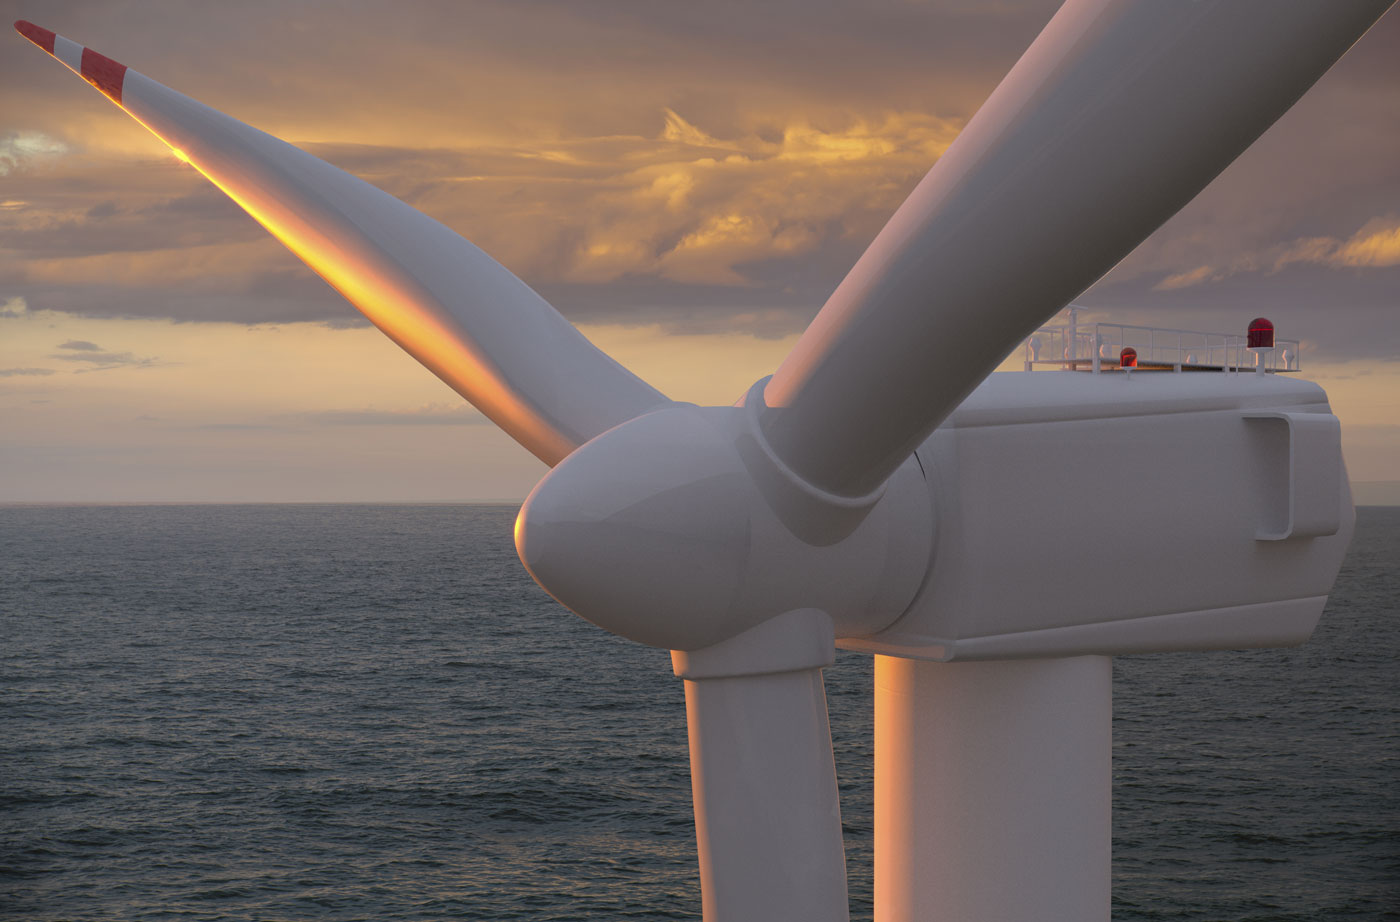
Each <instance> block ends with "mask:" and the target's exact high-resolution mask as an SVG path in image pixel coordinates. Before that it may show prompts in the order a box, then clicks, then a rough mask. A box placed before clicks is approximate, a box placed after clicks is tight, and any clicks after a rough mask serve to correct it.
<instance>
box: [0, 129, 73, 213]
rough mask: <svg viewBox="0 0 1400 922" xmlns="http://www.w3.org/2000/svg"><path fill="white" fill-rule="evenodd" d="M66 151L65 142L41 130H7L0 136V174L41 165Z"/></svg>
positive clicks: (6, 174) (7, 203) (3, 174)
mask: <svg viewBox="0 0 1400 922" xmlns="http://www.w3.org/2000/svg"><path fill="white" fill-rule="evenodd" d="M67 152H68V145H67V144H65V143H63V142H62V141H60V140H58V139H57V138H52V137H49V136H48V135H46V134H44V133H43V132H42V131H10V132H7V133H6V134H5V135H4V136H3V137H0V176H8V175H10V174H11V173H13V172H15V171H17V170H25V169H28V168H30V167H33V166H36V165H41V164H43V163H45V162H46V161H49V160H52V159H53V158H55V157H60V156H62V155H63V154H66V153H67ZM6 205H7V206H8V205H9V201H7V202H6Z"/></svg>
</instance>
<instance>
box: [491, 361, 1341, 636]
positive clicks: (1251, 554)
mask: <svg viewBox="0 0 1400 922" xmlns="http://www.w3.org/2000/svg"><path fill="white" fill-rule="evenodd" d="M762 384H763V382H760V383H759V385H756V386H755V388H754V389H753V390H751V391H750V393H749V396H748V398H746V401H745V405H744V406H742V407H707V408H701V407H695V406H690V405H675V406H673V407H671V408H668V409H664V410H659V411H656V412H653V413H650V414H647V415H645V416H642V417H638V418H636V419H634V420H632V421H630V422H627V423H624V424H623V425H621V426H618V427H616V428H615V429H612V430H610V431H608V432H606V433H604V434H603V435H601V436H598V437H597V438H595V439H593V440H592V441H591V442H589V443H588V444H586V445H585V446H584V447H583V448H581V449H579V450H578V451H577V452H575V453H574V454H572V455H570V456H569V458H568V459H566V460H565V461H564V462H563V463H562V464H560V465H559V466H558V467H557V468H555V470H554V471H553V472H552V473H551V474H550V475H549V476H547V477H546V478H545V479H544V480H543V481H541V483H540V484H539V485H538V486H537V487H536V489H535V491H534V493H532V494H531V496H530V498H529V500H527V502H526V503H525V506H524V507H523V508H522V510H521V513H520V517H519V519H518V521H517V526H516V542H517V547H518V549H519V551H520V556H521V559H522V560H523V561H524V563H525V566H526V567H527V568H528V569H529V571H530V573H531V574H532V575H533V576H534V577H535V579H536V580H537V581H538V582H539V583H540V585H541V586H543V587H544V588H545V589H546V590H547V591H548V592H549V593H550V594H551V595H553V596H554V597H555V598H556V599H558V600H559V601H560V602H562V603H563V604H564V605H566V606H567V607H569V608H570V609H572V610H573V611H575V612H576V613H578V614H580V615H582V616H583V617H584V618H586V619H588V620H589V621H591V622H593V623H594V624H597V625H599V626H600V627H603V628H605V629H607V630H610V631H612V632H614V633H617V634H620V635H622V636H624V637H627V638H629V639H632V640H636V641H639V642H642V643H648V644H652V645H654V646H659V647H666V648H669V649H672V650H685V651H696V650H701V649H704V648H707V647H712V646H714V645H715V644H719V643H721V642H722V641H726V640H728V639H730V638H733V637H736V636H737V635H740V634H744V633H745V632H749V631H753V630H755V629H757V627H758V626H759V625H761V624H763V623H765V622H767V621H768V620H769V619H772V618H774V617H776V616H778V615H781V614H783V613H786V612H793V611H797V610H813V609H814V610H818V611H820V612H825V613H826V614H827V615H828V616H829V617H830V621H831V624H830V628H829V630H830V631H831V632H834V635H835V637H837V638H840V640H841V643H842V645H843V646H846V647H849V648H852V649H860V650H866V651H869V652H875V653H885V654H889V655H896V656H909V657H914V658H922V659H935V660H969V659H987V658H1008V657H1013V658H1019V657H1032V656H1076V655H1084V654H1110V653H1126V652H1145V651H1148V650H1158V651H1165V650H1205V649H1223V648H1240V647H1257V646H1276V645H1287V644H1294V643H1300V642H1302V641H1303V640H1305V639H1306V638H1307V637H1308V635H1309V634H1310V633H1311V632H1312V629H1313V627H1314V625H1315V624H1316V622H1317V618H1318V616H1319V615H1320V614H1321V612H1322V607H1323V604H1324V603H1325V601H1326V594H1327V590H1328V588H1329V587H1330V586H1331V583H1332V580H1333V579H1334V578H1335V576H1336V572H1337V569H1338V568H1339V567H1340V565H1341V560H1342V556H1343V555H1344V553H1345V550H1346V546H1347V542H1348V540H1349V538H1350V531H1351V523H1352V514H1351V504H1350V496H1349V494H1348V490H1347V485H1346V475H1345V470H1344V468H1343V465H1342V460H1341V444H1340V432H1339V427H1338V424H1337V419H1336V417H1335V416H1333V415H1332V414H1331V413H1330V412H1329V411H1328V407H1327V405H1326V402H1325V401H1326V398H1325V395H1324V394H1323V393H1322V391H1321V389H1320V388H1318V387H1317V386H1316V385H1313V384H1310V383H1308V382H1302V381H1292V380H1287V379H1284V378H1281V377H1279V376H1272V375H1271V376H1258V375H1229V374H1159V375H1149V376H1145V377H1144V376H1136V377H1130V376H1124V375H1090V374H1074V373H1058V374H1057V373H1007V374H1000V375H994V376H993V377H992V378H990V379H989V380H988V381H987V382H985V383H984V384H983V385H982V386H981V387H979V388H978V389H977V390H976V391H975V392H974V393H973V395H972V396H971V397H970V398H969V399H968V400H967V401H966V402H965V403H964V404H963V405H962V406H961V407H959V409H958V410H957V411H955V412H954V414H953V415H952V417H951V418H950V419H949V420H948V422H947V423H945V424H944V425H943V426H941V427H940V428H939V429H938V430H937V431H935V433H934V434H933V436H931V437H930V438H929V439H928V440H926V441H925V442H924V444H923V445H921V446H920V447H919V449H918V451H917V452H916V453H915V454H914V455H913V456H912V457H911V458H910V459H908V460H907V461H906V462H905V464H904V465H902V466H901V467H900V468H899V469H898V471H897V472H896V474H895V475H894V476H893V477H891V478H890V480H889V481H888V482H887V483H886V484H885V485H884V486H883V487H882V488H881V489H880V490H877V491H876V492H875V493H873V494H871V495H870V496H867V497H863V498H860V499H856V500H851V499H845V498H842V497H831V496H826V495H823V494H821V493H820V492H819V491H817V490H814V489H813V488H811V487H810V486H809V485H805V484H803V483H802V482H801V481H800V480H797V479H795V478H794V477H793V476H792V474H791V472H789V471H786V470H784V469H783V468H782V467H781V464H780V462H777V461H776V460H775V459H774V458H773V457H772V455H771V453H770V452H769V451H768V450H767V448H766V446H765V445H764V443H763V435H762V430H761V428H760V426H759V425H758V423H759V419H760V415H761V414H764V413H770V414H771V413H774V412H781V410H773V409H769V408H765V407H763V406H762V405H761V401H759V400H757V399H756V397H757V395H758V393H759V392H760V390H761V385H762ZM935 535H937V541H936V542H935V540H934V538H935ZM1144 561H1150V563H1151V566H1150V567H1144V566H1143V562H1144ZM795 636H796V635H795ZM804 636H805V635H804ZM813 636H815V635H813ZM769 658H770V659H772V657H769ZM778 659H781V657H779V658H778ZM774 662H777V660H776V659H775V660H774Z"/></svg>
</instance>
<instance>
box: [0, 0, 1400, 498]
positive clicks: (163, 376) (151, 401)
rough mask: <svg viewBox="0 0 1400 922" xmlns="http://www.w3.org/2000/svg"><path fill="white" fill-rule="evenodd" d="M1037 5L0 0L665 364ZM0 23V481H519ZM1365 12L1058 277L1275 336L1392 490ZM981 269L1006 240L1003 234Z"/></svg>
mask: <svg viewBox="0 0 1400 922" xmlns="http://www.w3.org/2000/svg"><path fill="white" fill-rule="evenodd" d="M1057 6H1058V4H1057V3H1055V2H1046V0H997V2H991V0H930V2H913V0H875V2H870V0H865V2H860V3H841V2H828V3H809V2H805V0H779V2H771V3H764V4H749V3H728V2H712V3H705V4H679V3H654V2H644V0H636V2H626V0H624V2H607V3H594V2H584V0H567V2H566V0H558V2H550V0H534V2H520V0H510V2H485V3H479V2H460V3H459V2H447V0H441V2H408V0H401V2H395V3H387V2H379V3H368V2H353V0H351V2H343V0H336V2H329V0H299V2H296V3H285V2H280V0H279V2H271V0H243V2H239V3H237V4H232V3H212V2H208V3H203V2H201V3H193V2H184V0H179V2H175V0H140V2H135V0H102V2H62V0H54V2H30V0H18V2H16V0H0V14H4V16H5V17H6V18H5V19H4V21H5V22H13V21H14V20H16V19H28V20H32V21H33V22H35V23H37V24H38V25H40V26H43V27H46V28H49V29H52V30H54V31H56V32H58V33H59V34H61V35H65V36H67V37H68V38H71V39H73V40H75V41H77V42H80V43H83V44H86V45H89V46H90V47H92V48H93V49H95V50H97V51H99V52H102V53H103V54H106V55H108V56H109V57H112V58H114V59H115V60H118V61H120V62H122V63H124V64H127V65H128V66H130V67H132V68H134V69H136V70H139V71H141V72H142V73H144V74H146V75H147V76H149V77H152V78H153V79H155V80H158V81H160V82H162V83H165V84H166V85H168V86H170V87H172V88H174V89H177V90H179V91H180V92H183V93H185V94H187V95H190V96H193V97H194V98H196V99H199V100H200V101H202V102H205V103H207V104H209V105H211V106H214V107H215V108H217V109H220V110H221V111H224V112H226V113H228V114H229V115H232V116H233V117H235V118H238V119H240V120H242V121H245V122H248V123H249V124H252V125H254V126H256V127H258V128H261V129H263V130H265V131H268V132H270V133H272V134H275V135H277V136H279V137H282V138H284V139H286V140H288V141H291V142H292V143H295V144H298V145H299V146H302V147H304V148H305V149H307V150H309V151H310V152H312V153H313V154H315V155H317V156H319V157H322V158H323V159H326V160H328V161H330V162H331V163H334V164H335V165H337V166H339V167H341V168H343V169H346V170H349V171H350V172H352V173H355V174H356V175H359V176H361V177H363V178H365V179H367V180H369V181H370V182H373V183H375V184H376V185H378V186H380V187H381V188H383V189H385V190H387V191H388V192H390V193H392V194H394V195H396V196H398V197H400V198H402V199H404V200H405V201H407V202H409V203H410V204H412V205H414V206H415V207H417V208H419V209H421V210H423V211H424V212H426V213H428V214H429V215H431V216H433V217H434V218H437V219H438V220H440V221H442V222H443V223H445V224H447V225H448V226H450V227H452V228H454V229H455V230H457V231H458V232H460V233H462V234H463V235H464V236H465V237H467V238H468V239H470V240H472V241H473V242H474V243H476V244H477V245H479V246H481V247H482V248H484V249H485V250H486V251H487V252H488V253H490V254H491V255H493V256H494V257H496V258H497V259H498V260H499V261H501V262H502V263H503V264H504V265H505V266H506V267H507V268H509V269H510V270H512V271H513V272H515V273H516V274H517V275H519V276H520V277H521V278H523V279H524V280H525V281H526V282H527V283H529V284H530V285H531V286H532V287H534V288H535V289H536V290H537V291H539V292H540V293H541V294H542V295H544V296H545V297H546V298H547V299H548V300H549V301H550V302H551V303H553V304H554V305H555V306H556V307H557V308H558V309H559V310H560V311H561V312H562V313H563V314H564V315H565V316H566V317H568V318H569V319H570V320H572V321H573V322H574V323H575V324H577V325H578V326H579V327H580V328H581V329H582V330H583V331H584V332H585V334H586V335H588V336H589V338H591V339H592V340H593V341H594V342H595V343H597V344H598V345H599V346H600V347H601V348H603V349H604V350H606V351H607V352H609V353H610V354H611V355H613V356H614V357H615V358H616V359H618V360H619V361H620V362H622V363H623V364H624V365H626V366H627V367H629V368H631V369H632V370H633V371H635V372H636V373H637V374H639V375H641V376H642V377H643V378H645V379H646V380H648V381H649V382H651V383H652V384H653V385H655V386H656V387H658V388H659V389H660V390H662V391H663V392H665V393H666V394H667V395H669V396H671V397H673V398H675V399H679V400H689V401H694V402H697V403H702V404H729V403H732V402H733V401H734V400H735V399H736V398H737V397H738V396H740V395H741V394H742V393H743V392H744V391H745V390H746V389H747V387H748V385H749V384H751V383H752V382H753V381H754V380H756V379H758V378H760V377H762V376H764V375H766V374H769V373H771V372H772V371H773V370H774V369H775V368H776V367H777V365H778V364H779V362H780V361H781V359H782V357H783V356H784V355H785V354H786V352H787V350H788V349H789V348H791V346H792V344H793V342H794V341H795V340H796V338H797V336H798V335H799V334H800V333H801V331H802V330H803V328H804V327H805V326H806V324H807V323H808V321H809V320H810V319H811V317H812V316H813V315H814V314H815V313H816V311H817V310H818V309H819V308H820V306H821V304H822V303H823V301H824V300H825V298H826V297H827V295H828V294H829V293H830V292H831V290H832V289H833V288H834V287H835V285H836V283H837V282H838V281H839V280H840V279H841V277H842V276H843V275H844V274H845V272H846V270H847V269H849V267H850V266H851V265H852V263H854V261H855V259H856V257H857V256H859V254H860V252H861V251H862V250H863V249H864V247H865V245H866V244H867V243H868V242H869V241H870V239H871V238H872V237H873V236H874V235H875V233H876V232H877V231H878V230H879V228H880V227H881V226H882V224H883V222H884V221H885V220H886V219H887V218H888V217H889V215H890V214H891V213H892V212H893V210H894V209H895V208H896V207H897V206H898V204H899V203H900V202H901V201H902V200H903V198H904V196H905V195H907V194H908V192H909V191H910V190H911V189H912V188H913V186H914V184H915V183H916V182H917V181H918V179H919V178H920V177H921V176H922V175H923V174H924V173H925V172H926V171H927V169H928V168H929V167H930V166H931V165H932V164H933V163H934V162H935V161H936V160H937V158H938V157H939V155H940V154H941V153H942V152H943V151H944V150H946V149H947V147H948V145H949V144H950V143H951V142H952V141H953V139H954V138H956V137H957V134H958V132H959V131H960V130H961V128H962V126H963V125H964V124H965V123H966V122H967V120H968V119H969V118H970V117H971V116H972V114H973V113H975V112H976V110H977V108H978V106H979V105H980V104H981V102H982V101H983V100H984V99H985V98H986V96H987V95H988V94H989V93H990V92H991V90H992V89H993V87H994V86H995V85H996V83H997V82H998V81H999V80H1000V79H1001V77H1002V76H1003V75H1004V74H1005V72H1006V71H1007V70H1008V69H1009V68H1010V67H1011V65H1012V64H1013V63H1014V62H1015V60H1016V59H1017V57H1019V55H1020V53H1021V52H1022V51H1023V50H1024V49H1025V47H1026V46H1027V45H1028V44H1029V43H1030V41H1031V40H1032V39H1033V38H1034V37H1035V35H1036V34H1037V33H1038V32H1039V30H1040V29H1041V27H1043V26H1044V24H1045V23H1046V22H1047V21H1048V20H1049V18H1050V16H1051V15H1052V14H1053V12H1054V10H1055V8H1056V7H1057ZM5 35H6V37H5V38H3V39H0V41H5V42H8V43H9V44H8V45H6V46H5V48H6V50H5V51H4V53H3V54H0V502H147V501H153V502H187V501H217V502H244V501H268V502H284V501H290V502H345V501H395V502H420V501H421V502H452V501H481V500H505V501H510V500H518V499H520V498H523V497H524V495H525V494H526V493H527V492H528V491H529V489H530V488H531V487H532V486H533V484H534V483H535V481H536V480H538V479H539V477H540V476H541V475H542V474H543V473H544V470H545V468H544V466H543V465H542V464H540V463H539V462H538V461H536V460H535V459H534V458H533V457H532V456H530V455H529V454H528V453H526V452H525V451H524V450H523V449H521V448H520V447H518V446H517V445H515V443H514V442H512V441H511V440H510V439H509V438H508V437H506V436H504V435H503V434H501V433H500V432H499V431H497V430H496V429H495V428H494V426H492V425H490V424H489V423H488V422H487V421H486V420H485V419H484V418H483V417H481V416H480V415H479V414H478V413H476V412H475V411H474V410H473V409H472V408H471V407H469V406H468V405H466V404H465V403H463V401H462V400H461V398H460V397H458V396H457V395H456V394H455V393H453V392H452V391H451V390H449V389H448V388H447V387H446V385H444V384H442V383H441V382H439V381H438V380H437V379H436V378H435V377H433V376H432V375H431V374H430V373H428V372H427V371H425V370H424V369H423V368H421V367H420V366H418V365H417V364H416V362H414V361H413V360H412V359H411V358H409V357H408V356H407V355H405V354H404V353H402V352H400V351H399V350H398V348H397V347H396V346H394V345H393V344H392V343H390V342H389V341H388V340H387V339H385V338H384V337H383V336H382V335H381V334H380V333H378V332H377V331H376V330H374V329H373V328H372V327H369V326H368V324H367V323H366V322H365V321H364V320H363V319H362V318H361V317H360V315H359V314H358V313H357V312H356V311H355V310H354V308H352V307H351V306H350V305H349V304H348V303H346V302H345V301H344V300H343V299H342V298H341V297H340V296H339V295H337V294H336V293H335V292H334V291H332V290H331V289H330V288H329V287H328V286H326V285H325V284H324V283H323V282H321V281H320V280H319V279H318V278H317V277H316V276H315V275H314V274H312V273H311V271H310V270H308V269H306V268H305V267H303V266H302V265H301V264H300V263H299V262H298V261H297V260H296V259H295V258H294V257H293V256H291V254H289V253H288V252H286V251H285V250H284V249H283V248H282V247H281V245H280V244H278V243H277V242H275V241H274V240H272V239H271V238H270V237H269V236H268V235H267V234H266V233H265V232H264V231H263V230H262V229H261V228H260V227H258V226H257V225H256V224H255V223H254V222H253V221H252V219H250V218H249V217H247V216H246V215H245V214H243V212H242V211H241V210H240V209H238V207H237V206H235V205H233V204H232V203H231V202H229V201H228V200H226V199H225V198H223V196H222V194H221V193H219V192H218V191H217V190H215V189H214V188H213V187H212V186H210V185H209V184H208V183H207V182H206V181H205V180H203V179H202V178H201V177H200V176H199V175H198V174H197V173H196V172H195V171H194V170H192V169H191V168H189V167H188V166H187V165H185V164H183V163H181V162H180V161H178V160H176V159H175V158H174V157H173V156H172V155H171V154H170V153H169V152H168V150H167V149H166V148H165V147H164V145H163V144H161V143H160V142H159V141H157V140H156V139H155V138H154V137H153V136H152V135H150V134H149V133H147V132H146V131H145V129H143V128H142V127H141V126H139V125H138V124H136V123H135V122H134V121H132V120H131V119H130V118H129V117H127V116H126V115H125V114H124V113H122V112H121V111H120V110H119V109H117V108H116V107H115V106H113V105H112V104H111V103H110V102H109V101H108V100H107V99H105V98H104V97H103V96H102V95H101V94H99V93H97V92H96V91H94V90H93V89H91V88H90V87H88V86H86V85H85V84H84V83H83V82H82V81H81V80H79V79H78V78H77V77H75V76H74V75H73V74H71V73H70V72H68V71H67V70H66V69H64V68H63V67H62V66H61V65H60V64H58V63H57V62H56V61H53V60H52V59H50V58H49V57H48V56H47V55H45V54H44V53H43V52H41V51H40V50H39V49H37V48H35V47H33V46H32V45H30V44H29V43H28V42H26V41H25V40H24V39H23V38H21V37H20V36H19V35H18V34H15V33H13V32H8V31H7V32H6V33H5ZM1397 78H1400V13H1396V12H1394V11H1392V12H1391V13H1389V14H1387V15H1386V16H1385V17H1383V18H1382V20H1381V21H1380V22H1379V23H1378V24H1377V25H1376V26H1375V27H1374V28H1373V29H1372V31H1371V32H1370V33H1368V34H1367V35H1366V36H1365V37H1363V38H1362V39H1361V41H1360V42H1358V43H1357V45H1356V46H1355V47H1354V48H1353V49H1352V51H1351V52H1350V53H1349V54H1348V55H1347V56H1346V57H1345V58H1344V59H1343V60H1342V61H1341V62H1340V63H1339V64H1338V65H1337V66H1336V67H1335V68H1333V70H1332V71H1331V72H1329V73H1328V74H1327V75H1326V76H1325V77H1323V79H1322V80H1321V81H1320V82H1319V83H1318V84H1317V85H1316V86H1315V87H1314V88H1313V89H1312V90H1311V91H1310V92H1309V93H1308V94H1307V95H1306V96H1305V97H1304V98H1303V99H1302V100H1301V101H1300V102H1299V103H1298V104H1297V105H1296V106H1295V107H1294V108H1293V110H1292V111H1290V112H1289V113H1288V114H1287V115H1285V116H1284V117H1283V118H1282V119H1281V120H1280V121H1279V122H1278V123H1277V124H1276V125H1275V126H1274V127H1273V128H1272V129H1270V131H1269V132H1268V133H1266V134H1265V135H1264V137H1262V138H1261V139H1260V140H1259V141H1258V142H1257V143H1256V144H1255V145H1254V146H1253V147H1252V148H1250V149H1249V150H1248V151H1247V152H1246V153H1245V154H1244V155H1243V156H1242V157H1240V159H1239V160H1237V161H1236V162H1235V163H1234V164H1233V165H1232V166H1231V167H1229V168H1228V169H1227V170H1226V171H1225V172H1224V173H1223V174H1222V175H1221V176H1220V177H1219V178H1218V179H1217V180H1216V181H1215V182H1214V183H1213V184H1211V185H1210V186H1209V187H1208V188H1207V189H1206V190H1205V191H1204V192H1203V193H1202V194H1201V195H1200V196H1199V197H1198V198H1197V199H1196V200H1195V201H1193V202H1192V203H1191V204H1190V205H1188V206H1187V207H1186V208H1185V209H1183V210H1182V211H1181V212H1180V213H1179V214H1178V215H1177V216H1176V217H1175V218H1173V219H1172V220H1171V221H1169V222H1168V223H1167V224H1166V225H1164V226H1163V227H1162V228H1161V229H1160V230H1159V231H1158V232H1157V233H1156V234H1154V235H1153V236H1152V237H1150V238H1149V239H1148V240H1147V241H1146V242H1145V243H1143V244H1142V245H1141V246H1140V247H1139V248H1138V249H1137V250H1136V251H1135V252H1134V253H1133V254H1132V255H1131V256H1129V257H1128V258H1127V259H1126V260H1124V261H1123V262H1122V263H1120V264H1119V265H1118V266H1117V267H1116V268H1115V269H1114V270H1113V271H1111V272H1110V273H1109V274H1108V275H1107V276H1105V277H1104V278H1103V279H1102V280H1100V281H1099V282H1098V283H1097V284H1096V285H1095V286H1093V287H1092V288H1091V289H1090V290H1089V291H1088V292H1086V293H1085V294H1084V295H1082V296H1081V297H1080V298H1079V303H1081V304H1083V305H1086V306H1087V307H1088V308H1089V310H1088V312H1087V314H1086V319H1089V320H1093V319H1103V320H1114V321H1119V322H1125V323H1139V324H1148V325H1153V326H1159V327H1172V328H1184V329H1200V330H1209V331H1221V332H1242V331H1243V330H1244V328H1245V326H1246V325H1247V324H1248V322H1249V320H1250V319H1251V318H1253V317H1255V316H1259V315H1264V316H1268V317H1269V318H1271V319H1272V320H1273V321H1274V322H1275V323H1276V325H1277V327H1278V330H1279V335H1280V336H1282V337H1286V338H1292V339H1300V340H1301V341H1302V343H1303V345H1302V350H1301V355H1302V363H1303V368H1304V376H1305V377H1307V378H1309V379H1311V380H1315V381H1317V382H1318V383H1320V384H1321V385H1322V386H1323V387H1325V388H1326V389H1327V391H1328V394H1329V396H1330V398H1331V400H1332V405H1333V409H1334V411H1335V412H1336V413H1337V415H1338V416H1339V417H1340V418H1341V420H1342V424H1343V430H1342V431H1343V447H1344V451H1345V453H1346V458H1347V463H1348V467H1349V470H1350V474H1351V476H1352V479H1353V482H1354V483H1356V484H1357V492H1358V500H1359V501H1362V502H1383V501H1388V502H1396V503H1400V79H1397ZM1008 262H1009V264H1010V263H1014V254H1008Z"/></svg>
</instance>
